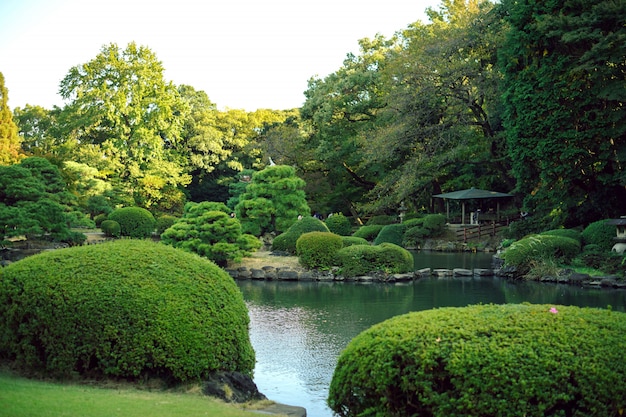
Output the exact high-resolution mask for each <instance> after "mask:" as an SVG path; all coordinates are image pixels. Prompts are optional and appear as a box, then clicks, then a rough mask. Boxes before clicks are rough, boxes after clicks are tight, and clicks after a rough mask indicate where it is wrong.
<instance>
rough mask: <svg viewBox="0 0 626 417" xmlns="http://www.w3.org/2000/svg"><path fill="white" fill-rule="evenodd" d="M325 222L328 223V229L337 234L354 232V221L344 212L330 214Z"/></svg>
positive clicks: (345, 234)
mask: <svg viewBox="0 0 626 417" xmlns="http://www.w3.org/2000/svg"><path fill="white" fill-rule="evenodd" d="M324 223H326V227H328V230H329V231H330V232H331V233H334V234H336V235H339V236H350V235H351V234H352V223H350V219H348V218H347V217H346V216H344V215H343V213H335V214H333V215H332V216H329V217H328V218H327V219H326V220H325V221H324Z"/></svg>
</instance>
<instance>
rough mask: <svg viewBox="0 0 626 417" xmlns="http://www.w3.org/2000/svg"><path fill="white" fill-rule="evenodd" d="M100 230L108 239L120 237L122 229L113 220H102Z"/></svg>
mask: <svg viewBox="0 0 626 417" xmlns="http://www.w3.org/2000/svg"><path fill="white" fill-rule="evenodd" d="M100 230H102V233H104V235H105V236H108V237H120V236H121V234H122V228H121V227H120V224H119V223H118V222H116V221H115V220H108V219H107V220H103V221H102V223H100Z"/></svg>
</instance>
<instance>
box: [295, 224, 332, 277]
mask: <svg viewBox="0 0 626 417" xmlns="http://www.w3.org/2000/svg"><path fill="white" fill-rule="evenodd" d="M342 247H343V241H342V239H341V236H339V235H337V234H335V233H331V232H308V233H304V234H303V235H302V236H300V237H299V238H298V240H297V241H296V255H298V260H299V262H300V264H301V265H302V266H304V267H305V268H309V269H330V268H331V267H332V266H334V265H336V263H337V259H336V257H337V252H338V251H339V249H341V248H342Z"/></svg>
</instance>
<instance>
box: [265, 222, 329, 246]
mask: <svg viewBox="0 0 626 417" xmlns="http://www.w3.org/2000/svg"><path fill="white" fill-rule="evenodd" d="M328 231H329V230H328V227H326V224H325V223H324V222H323V221H321V220H319V219H316V218H315V217H312V216H307V217H303V218H302V219H300V220H298V221H296V222H295V223H294V224H292V225H291V227H289V229H287V231H286V232H285V233H281V234H280V235H278V236H276V237H275V238H274V241H273V242H272V250H274V251H284V252H288V253H291V254H295V253H296V242H297V241H298V238H299V237H300V236H302V235H303V234H304V233H308V232H328Z"/></svg>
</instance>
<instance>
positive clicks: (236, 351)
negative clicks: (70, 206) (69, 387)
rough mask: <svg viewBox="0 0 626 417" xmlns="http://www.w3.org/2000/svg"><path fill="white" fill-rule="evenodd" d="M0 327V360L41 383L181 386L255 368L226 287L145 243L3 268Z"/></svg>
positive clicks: (213, 270) (206, 268)
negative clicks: (115, 380) (147, 380)
mask: <svg viewBox="0 0 626 417" xmlns="http://www.w3.org/2000/svg"><path fill="white" fill-rule="evenodd" d="M50 265H54V268H51V267H50ZM0 317H2V320H0V334H2V337H1V338H0V357H2V358H3V359H9V360H12V361H13V363H14V364H15V366H16V367H17V368H18V369H20V370H23V371H28V372H36V373H38V374H42V375H46V376H54V377H68V376H71V375H73V374H75V373H77V374H79V375H83V376H88V377H103V376H108V377H120V378H125V379H131V380H136V379H139V378H143V377H151V376H156V377H160V378H164V379H165V380H168V381H170V382H177V381H199V380H201V379H202V378H205V377H207V376H208V374H210V373H211V372H213V371H239V372H243V373H247V374H251V373H252V369H253V368H254V351H253V350H252V346H251V344H250V341H249V338H248V315H247V310H246V306H245V304H244V302H243V299H242V296H241V293H240V291H239V290H238V289H237V286H236V285H235V283H234V282H233V281H232V279H231V278H230V277H229V276H228V275H227V274H226V273H225V272H224V271H223V270H221V269H220V268H218V267H217V266H216V265H215V264H213V263H211V262H209V261H206V260H204V259H202V258H200V257H198V256H197V255H193V254H189V253H186V252H184V251H181V250H178V249H174V248H172V247H169V246H166V245H162V244H157V243H153V242H150V241H147V240H130V239H125V240H117V241H113V242H111V243H104V244H100V245H90V246H82V247H75V248H69V249H61V250H56V251H51V252H44V253H41V254H39V255H35V256H32V257H29V258H26V259H23V260H21V261H19V262H16V263H13V264H11V265H10V266H8V267H6V268H3V269H2V270H1V271H0Z"/></svg>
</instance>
